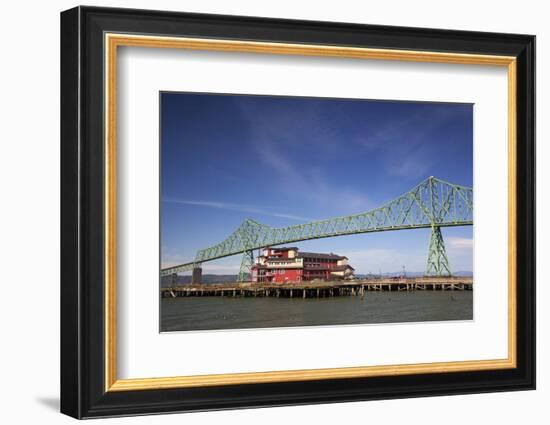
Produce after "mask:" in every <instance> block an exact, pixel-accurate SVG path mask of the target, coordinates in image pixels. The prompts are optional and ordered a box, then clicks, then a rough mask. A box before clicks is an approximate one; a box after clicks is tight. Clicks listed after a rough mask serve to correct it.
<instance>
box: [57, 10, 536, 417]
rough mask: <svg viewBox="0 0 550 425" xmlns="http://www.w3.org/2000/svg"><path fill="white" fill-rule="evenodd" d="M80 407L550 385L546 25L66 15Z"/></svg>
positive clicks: (65, 196) (70, 403) (72, 320)
mask: <svg viewBox="0 0 550 425" xmlns="http://www.w3.org/2000/svg"><path fill="white" fill-rule="evenodd" d="M61 56H62V59H61V70H62V75H61V82H62V84H61V103H62V108H61V113H62V123H61V162H62V170H61V171H62V179H61V191H62V233H61V239H62V282H61V306H62V308H61V337H62V338H61V352H62V358H61V370H62V371H61V411H62V412H63V413H65V414H68V415H71V416H73V417H76V418H90V417H103V416H119V415H134V414H147V413H162V412H177V411H181V412H184V411H198V410H214V409H227V408H242V407H255V406H275V405H292V404H306V403H323V402H338V401H353V400H369V399H382V398H398V397H413V396H428V395H444V394H462V393H475V392H487V391H507V390H521V389H533V388H534V387H535V309H534V306H535V303H534V301H535V239H534V226H535V222H534V204H535V196H534V186H535V184H534V175H535V174H534V139H535V135H534V120H535V111H534V92H535V87H534V83H535V81H534V69H535V67H534V60H535V59H534V58H535V38H534V36H529V35H517V34H495V33H476V32H465V31H449V30H435V29H418V28H402V27H389V26H369V25H355V24H342V23H328V22H310V21H293V20H278V19H265V18H251V17H237V16H219V15H200V14H187V13H175V12H161V11H143V10H129V9H109V8H94V7H77V8H74V9H71V10H68V11H66V12H63V13H62V14H61Z"/></svg>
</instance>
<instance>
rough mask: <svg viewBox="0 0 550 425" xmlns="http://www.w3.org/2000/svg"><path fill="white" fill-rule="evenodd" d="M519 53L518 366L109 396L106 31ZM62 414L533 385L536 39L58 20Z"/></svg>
mask: <svg viewBox="0 0 550 425" xmlns="http://www.w3.org/2000/svg"><path fill="white" fill-rule="evenodd" d="M106 32H116V33H128V34H135V33H138V34H154V35H167V36H178V37H181V36H185V37H203V38H216V39H232V40H257V41H265V42H275V43H307V44H318V45H330V46H348V47H350V46H351V47H369V48H380V49H400V50H422V51H433V52H449V53H474V54H485V55H506V56H514V57H516V59H517V105H516V106H517V152H516V156H517V162H516V164H517V170H516V171H517V182H516V184H517V258H516V261H517V311H516V314H517V338H516V343H517V351H516V352H517V367H516V368H514V369H503V370H484V371H470V372H452V373H430V374H416V375H402V376H383V377H369V378H346V379H326V380H310V381H300V382H272V383H260V384H246V385H225V386H208V387H190V388H171V389H156V390H141V391H117V392H110V391H105V373H104V371H105V367H106V366H105V358H104V354H105V339H104V332H105V326H104V325H105V324H104V314H105V303H104V298H105V291H104V285H103V282H104V270H105V256H104V249H105V248H104V242H105V241H104V237H105V236H104V231H103V230H104V228H105V219H104V206H105V201H104V199H105V198H104V189H105V180H104V178H105V164H104V157H105V152H104V145H103V143H102V140H103V136H104V128H105V127H104V115H103V112H104V105H105V99H104V91H103V88H104V84H105V81H104V79H105V77H104V69H103V66H104V54H105V51H104V49H105V45H104V34H105V33H106ZM61 195H62V196H61V412H62V413H65V414H67V415H70V416H73V417H75V418H92V417H105V416H120V415H137V414H152V413H163V412H185V411H204V410H219V409H234V408H245V407H260V406H282V405H297V404H313V403H329V402H345V401H356V400H375V399H388V398H403V397H420V396H436V395H451V394H467V393H482V392H494V391H512V390H528V389H534V388H535V37H534V36H531V35H518V34H499V33H480V32H469V31H450V30H434V29H421V28H406V27H390V26H374V25H356V24H347V23H332V22H330V23H329V22H313V21H296V20H283V19H265V18H255V17H240V16H221V15H204V14H191V13H177V12H162V11H146V10H132V9H111V8H97V7H76V8H74V9H70V10H67V11H65V12H62V13H61Z"/></svg>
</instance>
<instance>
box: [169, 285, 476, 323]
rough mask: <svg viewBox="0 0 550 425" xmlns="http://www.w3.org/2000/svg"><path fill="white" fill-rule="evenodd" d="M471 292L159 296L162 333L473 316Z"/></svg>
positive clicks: (437, 319) (455, 318)
mask: <svg viewBox="0 0 550 425" xmlns="http://www.w3.org/2000/svg"><path fill="white" fill-rule="evenodd" d="M472 318H473V291H414V292H406V291H402V292H366V293H365V295H364V297H361V296H341V297H334V298H306V299H303V298H273V297H265V298H264V297H258V298H250V297H247V298H244V297H242V298H241V297H234V298H233V297H182V298H162V299H161V332H170V331H191V330H215V329H249V328H279V327H287V326H327V325H344V324H363V323H396V322H425V321H442V320H471V319H472Z"/></svg>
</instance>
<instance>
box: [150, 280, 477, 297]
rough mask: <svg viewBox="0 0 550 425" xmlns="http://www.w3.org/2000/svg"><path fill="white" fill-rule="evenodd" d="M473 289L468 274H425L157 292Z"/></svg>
mask: <svg viewBox="0 0 550 425" xmlns="http://www.w3.org/2000/svg"><path fill="white" fill-rule="evenodd" d="M472 289H473V279H472V278H471V277H458V276H425V277H399V278H381V279H361V280H354V281H332V282H326V281H309V282H300V283H284V284H274V283H252V282H245V283H212V284H191V285H178V286H172V287H167V288H161V290H160V292H161V296H162V297H164V298H170V297H172V298H176V297H207V296H218V297H224V296H229V297H237V296H238V297H277V298H279V297H281V298H324V297H334V296H350V295H351V296H357V295H360V296H363V295H364V294H365V292H367V291H415V290H432V291H436V290H439V291H446V290H450V291H453V290H459V291H464V290H472Z"/></svg>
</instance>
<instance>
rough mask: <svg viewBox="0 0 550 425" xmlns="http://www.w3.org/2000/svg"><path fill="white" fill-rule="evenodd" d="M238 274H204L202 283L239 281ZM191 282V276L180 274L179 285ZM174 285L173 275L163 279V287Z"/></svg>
mask: <svg viewBox="0 0 550 425" xmlns="http://www.w3.org/2000/svg"><path fill="white" fill-rule="evenodd" d="M237 277H238V276H237V275H236V274H203V275H202V282H201V283H207V284H208V283H233V282H236V281H237ZM190 283H191V276H189V275H186V276H178V280H177V284H178V285H188V284H190ZM169 286H172V276H164V277H162V279H161V287H169Z"/></svg>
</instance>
